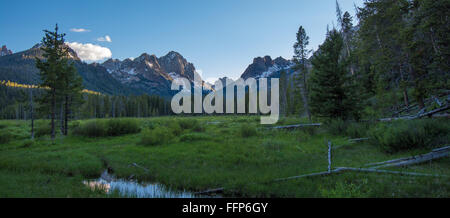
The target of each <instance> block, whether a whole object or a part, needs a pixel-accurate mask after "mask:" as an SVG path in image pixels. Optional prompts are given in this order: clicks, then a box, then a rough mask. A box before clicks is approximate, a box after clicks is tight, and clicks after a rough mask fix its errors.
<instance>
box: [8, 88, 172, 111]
mask: <svg viewBox="0 0 450 218" xmlns="http://www.w3.org/2000/svg"><path fill="white" fill-rule="evenodd" d="M44 92H45V91H44V90H42V89H37V88H35V89H33V91H32V93H33V96H34V98H36V99H39V98H40V96H41V95H43V94H44ZM29 99H30V90H29V88H21V87H8V86H5V85H0V119H18V120H30V119H31V112H30V111H31V107H30V101H29ZM82 99H83V101H82V103H80V104H78V106H77V107H73V108H72V111H71V113H70V116H69V119H91V118H114V117H153V116H164V115H170V114H172V110H171V108H170V102H169V101H168V100H167V99H165V98H162V97H159V96H153V95H141V96H110V95H103V94H101V95H99V94H88V93H83V94H82ZM34 104H35V108H36V111H35V114H34V118H35V119H50V115H49V114H48V111H47V110H46V108H45V107H43V106H41V105H40V103H39V102H35V103H34ZM61 107H62V105H61V102H60V103H59V104H58V105H57V108H61ZM60 112H61V111H60V110H59V111H58V112H57V113H56V119H57V120H60V117H63V118H64V115H62V116H61V113H60Z"/></svg>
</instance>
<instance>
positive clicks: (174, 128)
mask: <svg viewBox="0 0 450 218" xmlns="http://www.w3.org/2000/svg"><path fill="white" fill-rule="evenodd" d="M167 126H168V127H169V129H170V131H171V132H172V133H173V134H174V135H181V133H183V129H182V128H181V127H180V124H179V122H176V121H171V122H169V124H168V125H167Z"/></svg>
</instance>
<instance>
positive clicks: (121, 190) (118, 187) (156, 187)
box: [83, 173, 211, 198]
mask: <svg viewBox="0 0 450 218" xmlns="http://www.w3.org/2000/svg"><path fill="white" fill-rule="evenodd" d="M83 183H84V184H85V185H87V186H88V187H90V188H91V189H92V190H103V191H105V192H106V193H107V194H112V193H118V194H119V195H120V196H125V197H136V198H196V197H206V196H198V195H194V194H193V193H191V192H186V191H173V190H169V189H168V188H167V187H166V186H164V185H162V184H158V183H137V182H135V181H127V180H123V179H114V178H113V177H112V176H110V175H109V174H107V173H103V174H102V176H101V177H100V178H99V179H97V180H90V181H83ZM209 197H211V196H209Z"/></svg>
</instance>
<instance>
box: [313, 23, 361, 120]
mask: <svg viewBox="0 0 450 218" xmlns="http://www.w3.org/2000/svg"><path fill="white" fill-rule="evenodd" d="M343 48H344V42H343V38H342V36H341V34H340V33H339V32H337V31H336V30H335V29H333V30H331V31H330V32H329V33H328V35H327V39H326V40H325V42H324V43H323V44H322V45H321V46H320V47H319V50H318V51H317V52H316V53H315V54H314V56H313V58H312V65H313V71H312V74H311V78H310V81H309V84H310V87H311V93H310V99H311V101H310V105H311V111H312V113H313V114H314V115H316V116H318V117H326V118H333V119H336V118H338V119H344V120H345V119H349V118H350V117H351V116H352V115H354V114H355V112H356V111H357V109H359V108H357V107H355V105H356V104H357V99H355V97H354V96H352V94H351V93H352V92H353V91H354V90H353V88H352V84H351V81H350V80H349V75H348V73H347V70H346V69H347V67H348V60H347V59H346V58H344V57H343V55H342V49H343Z"/></svg>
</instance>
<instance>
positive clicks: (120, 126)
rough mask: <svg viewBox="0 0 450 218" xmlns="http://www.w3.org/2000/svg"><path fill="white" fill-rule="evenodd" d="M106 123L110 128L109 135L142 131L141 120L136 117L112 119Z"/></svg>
mask: <svg viewBox="0 0 450 218" xmlns="http://www.w3.org/2000/svg"><path fill="white" fill-rule="evenodd" d="M106 125H107V128H108V129H107V135H109V136H119V135H125V134H132V133H138V132H140V131H141V129H140V127H139V122H138V121H137V120H136V119H110V120H108V122H107V123H106Z"/></svg>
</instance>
